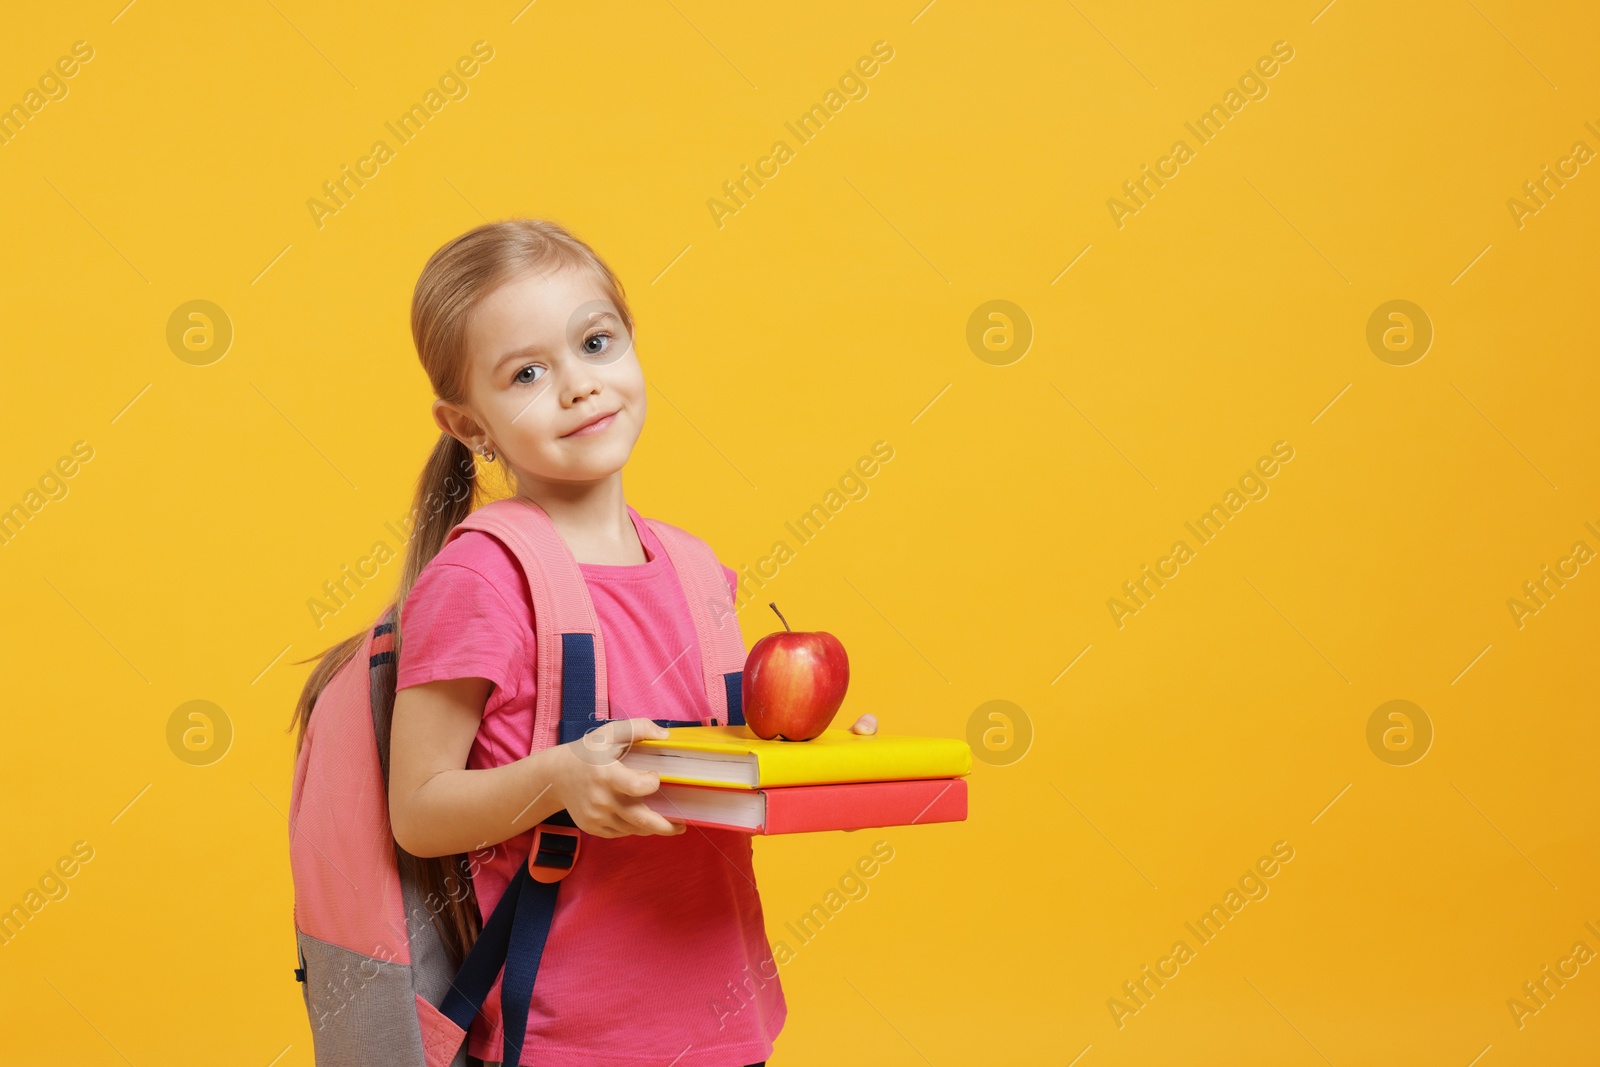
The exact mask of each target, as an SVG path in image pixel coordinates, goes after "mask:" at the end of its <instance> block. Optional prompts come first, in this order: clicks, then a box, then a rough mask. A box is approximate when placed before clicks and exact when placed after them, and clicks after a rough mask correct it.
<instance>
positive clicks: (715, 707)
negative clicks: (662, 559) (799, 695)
mask: <svg viewBox="0 0 1600 1067" xmlns="http://www.w3.org/2000/svg"><path fill="white" fill-rule="evenodd" d="M645 522H647V523H649V524H650V528H651V529H652V530H654V531H655V534H656V536H657V537H659V538H660V539H661V544H662V547H664V548H665V549H666V551H667V559H668V560H669V561H671V563H672V569H673V570H674V571H676V572H677V574H678V581H679V582H680V583H681V584H682V585H683V596H684V599H685V600H686V601H688V603H689V615H690V616H691V617H692V618H693V619H694V632H695V637H696V638H697V639H698V640H699V642H700V669H701V672H702V675H703V677H704V679H705V687H706V699H707V700H709V701H710V703H711V720H712V722H713V723H728V724H730V725H733V726H743V725H744V699H743V689H742V686H743V679H744V661H745V648H744V637H743V636H742V635H741V634H740V633H739V618H738V616H737V615H735V614H734V608H733V598H732V597H731V596H730V595H729V593H728V579H727V576H726V575H724V574H723V573H722V564H721V563H720V562H718V561H717V554H716V553H715V552H713V551H712V550H711V546H710V545H708V544H706V543H705V542H704V541H702V540H700V538H698V537H696V536H694V535H693V534H691V533H689V532H688V531H687V530H683V529H679V528H678V527H676V526H673V525H672V524H670V523H666V522H662V521H661V520H660V519H645Z"/></svg>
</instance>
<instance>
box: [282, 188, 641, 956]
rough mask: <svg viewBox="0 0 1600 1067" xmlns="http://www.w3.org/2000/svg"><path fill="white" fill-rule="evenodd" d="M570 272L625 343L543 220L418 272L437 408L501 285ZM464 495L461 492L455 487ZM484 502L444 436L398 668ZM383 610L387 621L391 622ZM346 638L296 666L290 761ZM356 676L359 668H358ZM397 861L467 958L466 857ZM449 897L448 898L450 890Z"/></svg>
mask: <svg viewBox="0 0 1600 1067" xmlns="http://www.w3.org/2000/svg"><path fill="white" fill-rule="evenodd" d="M562 268H575V269H579V270H587V271H589V272H590V273H591V275H592V276H593V278H594V280H595V281H596V282H597V283H598V284H599V286H600V288H601V290H602V291H603V292H604V293H605V294H606V295H607V296H608V297H610V298H611V301H612V303H614V304H615V305H616V308H617V313H618V315H620V316H621V318H622V322H623V325H624V326H625V327H626V328H627V331H628V333H629V335H630V336H631V335H632V333H633V315H632V313H631V311H630V310H629V308H628V303H627V299H626V296H625V294H624V292H623V287H622V282H621V281H620V280H619V279H618V278H617V276H616V274H615V273H614V272H613V271H612V270H611V268H610V267H609V266H607V265H606V263H605V261H604V260H602V259H601V258H600V256H599V255H598V254H596V252H595V251H594V249H592V248H590V247H589V246H588V245H587V244H585V243H584V242H583V241H582V240H580V239H579V238H577V237H575V236H574V235H573V234H572V233H571V232H569V231H568V230H567V229H566V228H565V227H563V226H561V225H559V224H558V223H555V222H550V221H547V220H544V219H524V218H512V219H502V220H500V221H498V222H489V223H485V224H484V225H482V226H479V227H476V228H475V229H472V230H468V231H467V232H466V233H464V234H462V235H461V236H459V237H457V238H455V239H454V240H452V241H450V242H448V243H446V244H445V245H443V246H442V247H441V248H439V249H438V251H436V252H434V253H433V255H432V256H430V257H428V262H427V264H426V265H424V266H423V268H422V274H421V275H420V276H419V277H418V278H417V285H416V289H415V290H414V291H413V292H412V295H411V339H412V343H413V344H414V345H415V346H416V349H417V358H418V359H419V360H421V362H422V369H423V370H424V371H425V372H426V373H427V375H428V381H429V383H430V384H431V385H432V386H433V392H434V395H435V396H436V397H438V398H439V399H440V400H446V401H449V402H451V403H455V404H465V403H466V401H467V380H468V364H469V359H468V356H469V353H468V352H467V350H466V335H467V326H468V324H469V323H470V321H471V318H472V315H473V313H474V312H475V311H476V310H477V308H478V305H479V304H480V303H481V302H482V301H483V299H484V298H485V297H487V296H488V295H489V294H490V293H492V292H494V291H495V290H496V289H498V288H499V287H500V286H501V285H504V284H505V283H506V282H509V281H512V280H513V279H515V278H517V277H519V276H521V275H523V274H525V273H527V272H530V271H532V272H538V273H540V274H543V273H544V272H545V271H546V270H559V269H562ZM463 479H464V480H465V484H466V489H467V491H466V492H461V491H460V489H461V485H462V480H463ZM485 496H486V491H485V487H484V485H483V484H482V482H481V480H480V479H479V477H478V475H477V464H476V462H475V461H474V459H473V457H472V450H471V449H469V448H468V447H467V446H466V445H465V444H463V443H462V442H461V441H460V440H458V439H456V438H455V437H452V436H451V435H450V434H447V433H441V434H440V435H439V439H438V441H436V442H435V443H434V446H433V451H432V452H431V453H430V454H429V456H428V459H427V462H426V463H425V464H424V465H423V468H422V473H421V475H420V476H419V477H418V478H417V490H416V496H415V499H414V501H413V505H412V515H413V516H414V517H415V518H416V526H415V528H414V530H413V531H412V534H411V539H410V541H409V542H408V543H407V546H406V556H405V564H404V565H403V566H402V567H401V570H400V585H399V588H398V589H397V590H396V592H395V598H394V602H393V604H392V606H391V607H392V612H393V617H392V621H393V623H394V652H395V662H396V664H398V663H399V660H400V655H401V635H402V629H403V628H402V626H401V616H402V614H403V610H402V609H403V608H404V605H405V602H406V597H407V596H408V595H409V594H410V592H411V587H412V586H413V585H414V584H415V583H416V580H417V576H418V575H420V574H421V573H422V569H423V568H424V567H426V566H427V565H428V563H429V562H430V561H431V560H432V559H433V557H434V556H436V555H438V554H439V550H440V549H441V548H443V547H444V542H445V538H446V537H447V536H448V535H449V533H450V531H451V530H452V529H453V528H454V527H455V526H456V524H457V523H459V522H460V521H461V520H462V519H464V518H466V517H467V515H468V514H469V513H471V511H472V509H473V508H474V507H476V506H478V504H479V502H480V501H481V500H482V499H483V498H484V497H485ZM390 610H391V609H390V608H386V609H385V611H384V614H385V615H388V614H390ZM370 629H371V627H370V626H369V627H367V628H364V629H363V630H361V631H360V632H359V633H356V634H354V635H352V636H350V637H347V638H345V639H344V640H343V641H341V642H339V643H338V644H336V645H334V646H333V647H332V648H329V649H326V650H324V651H323V652H320V653H316V654H314V655H312V656H308V657H307V658H305V659H302V660H296V661H294V662H296V663H309V662H311V661H312V660H317V661H318V662H317V665H316V666H315V667H314V668H312V670H311V675H310V677H308V678H307V679H306V683H305V686H304V687H303V688H302V689H301V691H300V699H299V700H298V701H297V702H296V704H295V709H294V715H293V717H292V718H291V719H290V722H289V727H288V729H289V730H291V731H295V753H296V755H297V756H298V754H299V752H300V747H301V745H303V744H304V742H305V732H306V726H307V725H308V724H309V722H310V720H311V714H312V711H313V709H314V707H315V706H316V701H317V697H318V696H320V695H321V693H322V691H323V689H324V688H326V687H327V685H328V683H329V682H330V681H332V680H333V677H334V675H336V674H337V673H338V672H339V671H340V670H341V669H343V668H344V667H345V666H346V665H347V664H348V663H349V662H350V661H351V660H352V659H353V658H354V657H355V655H356V653H357V652H358V651H359V650H360V648H361V645H362V642H363V641H364V640H365V638H366V635H367V632H368V630H370ZM362 667H363V669H364V667H365V665H362ZM387 677H388V678H389V682H388V687H389V688H388V691H387V692H385V693H383V694H379V695H380V696H381V697H382V698H383V700H384V701H385V706H386V707H389V708H393V706H394V690H393V685H394V677H395V676H394V674H393V673H388V674H387ZM381 721H382V729H381V730H380V733H381V734H382V735H383V736H380V737H379V738H378V750H379V754H380V763H381V765H382V767H383V776H384V785H385V787H387V785H388V778H389V736H388V734H389V731H388V723H389V717H388V716H383V717H382V719H381ZM395 857H396V861H397V863H398V864H399V866H400V868H401V870H402V872H407V873H409V874H410V875H411V876H412V877H414V878H415V879H416V881H417V885H418V888H419V890H421V893H422V895H423V896H424V897H425V899H439V898H442V899H443V901H444V903H443V906H442V907H441V908H440V909H439V911H438V912H433V911H432V910H431V909H430V916H431V917H432V918H433V921H434V924H435V925H436V926H437V927H438V928H439V933H440V936H441V937H442V938H443V940H444V943H445V946H446V948H447V950H448V951H449V952H450V953H451V955H452V956H453V957H454V959H455V960H456V963H457V965H458V966H459V964H460V961H461V960H462V959H463V958H465V956H466V952H467V949H468V948H470V947H471V945H472V942H473V940H474V939H475V938H476V937H477V934H478V930H479V926H480V919H479V914H478V909H477V906H476V903H475V902H474V901H473V900H472V898H471V894H470V893H466V892H461V891H460V889H456V888H455V887H464V886H465V885H466V884H467V882H468V881H469V880H470V877H471V875H470V871H469V870H468V863H467V857H466V856H464V855H457V856H438V857H419V856H412V855H411V854H410V853H408V852H406V851H405V850H404V849H402V848H400V846H399V845H398V844H396V845H395ZM452 890H454V891H452Z"/></svg>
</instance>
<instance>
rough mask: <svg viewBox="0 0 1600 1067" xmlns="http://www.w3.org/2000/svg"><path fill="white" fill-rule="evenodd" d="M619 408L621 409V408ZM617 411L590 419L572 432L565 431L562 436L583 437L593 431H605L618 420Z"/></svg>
mask: <svg viewBox="0 0 1600 1067" xmlns="http://www.w3.org/2000/svg"><path fill="white" fill-rule="evenodd" d="M618 410H621V409H620V408H619V409H618ZM616 417H617V412H615V411H608V412H606V413H605V414H604V415H601V416H600V417H599V418H595V419H590V420H589V421H588V422H586V423H584V424H583V425H582V426H579V427H578V428H577V429H576V430H573V431H572V432H571V433H564V434H562V435H561V436H562V437H583V436H587V435H589V434H593V433H603V432H604V431H605V430H606V429H608V428H609V427H610V426H611V424H612V423H613V422H614V421H616Z"/></svg>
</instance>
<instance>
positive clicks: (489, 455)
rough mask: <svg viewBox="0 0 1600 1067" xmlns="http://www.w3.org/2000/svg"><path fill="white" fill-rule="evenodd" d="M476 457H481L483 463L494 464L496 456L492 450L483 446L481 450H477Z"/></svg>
mask: <svg viewBox="0 0 1600 1067" xmlns="http://www.w3.org/2000/svg"><path fill="white" fill-rule="evenodd" d="M478 455H480V456H482V457H483V458H484V460H485V461H487V462H489V463H493V462H494V457H495V455H496V452H495V450H494V449H492V448H490V447H489V446H488V445H485V446H483V447H482V448H480V449H478Z"/></svg>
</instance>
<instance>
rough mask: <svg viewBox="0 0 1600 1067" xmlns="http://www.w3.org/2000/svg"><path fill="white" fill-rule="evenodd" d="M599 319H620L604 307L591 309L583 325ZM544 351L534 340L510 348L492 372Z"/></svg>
mask: <svg viewBox="0 0 1600 1067" xmlns="http://www.w3.org/2000/svg"><path fill="white" fill-rule="evenodd" d="M601 319H611V320H612V321H613V322H617V323H620V322H621V321H622V320H621V319H620V318H618V317H617V315H616V314H615V313H614V312H611V311H607V310H605V309H601V310H599V311H591V312H590V313H589V317H588V319H586V320H585V321H584V323H583V325H584V326H585V327H588V326H590V325H592V324H593V323H595V322H596V321H598V320H601ZM544 351H545V347H544V345H541V344H539V343H538V342H534V343H533V344H530V345H523V346H522V347H521V348H516V349H512V350H511V351H510V352H507V353H506V354H505V355H503V356H501V357H500V358H499V359H498V360H496V361H495V364H494V370H493V372H492V373H494V374H499V373H500V369H501V368H502V367H504V366H505V365H506V364H507V363H510V362H511V361H512V360H514V359H526V358H528V357H530V356H536V355H539V354H541V353H543V352H544Z"/></svg>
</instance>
